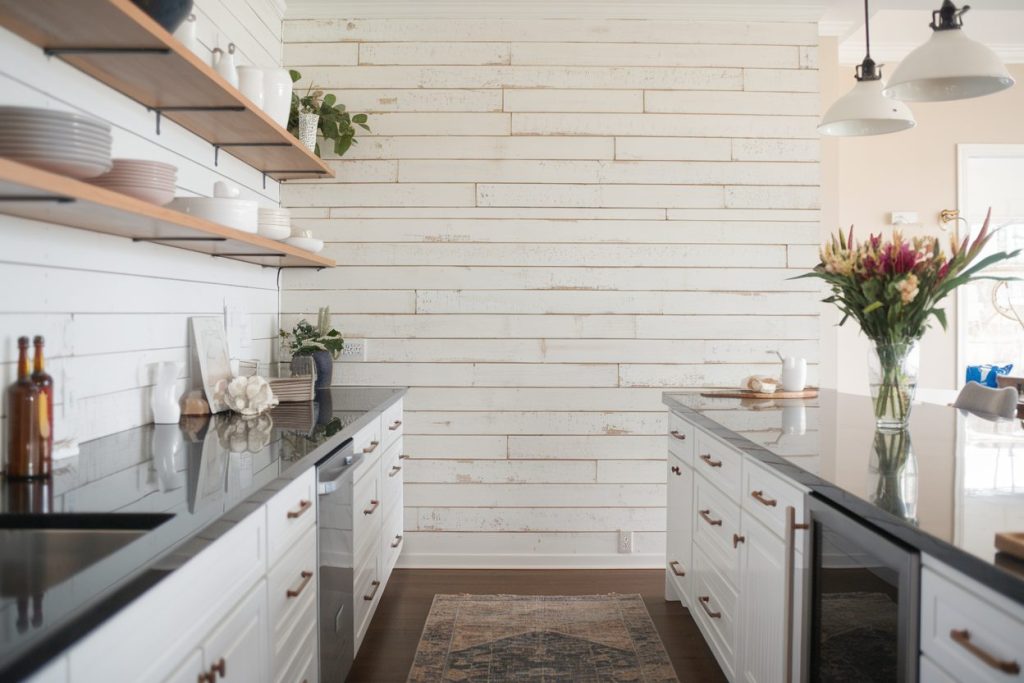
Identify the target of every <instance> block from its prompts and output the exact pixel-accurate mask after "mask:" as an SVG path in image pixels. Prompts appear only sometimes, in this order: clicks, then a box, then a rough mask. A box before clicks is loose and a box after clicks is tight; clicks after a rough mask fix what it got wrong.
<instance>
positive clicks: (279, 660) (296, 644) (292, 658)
mask: <svg viewBox="0 0 1024 683" xmlns="http://www.w3.org/2000/svg"><path fill="white" fill-rule="evenodd" d="M300 599H302V600H303V602H301V603H299V608H300V609H299V611H298V612H297V613H296V615H295V616H296V619H294V620H293V622H294V623H292V624H290V625H289V627H288V628H287V629H286V630H285V631H283V632H282V633H281V634H280V636H278V635H277V634H274V635H273V636H272V637H274V638H278V637H280V639H281V640H280V642H275V643H274V644H273V647H274V652H275V654H274V661H273V671H274V680H296V679H294V678H292V677H291V673H292V672H293V671H294V670H295V669H296V667H297V666H299V665H297V664H296V660H301V659H303V657H304V655H305V652H306V651H308V650H314V651H315V650H316V623H317V621H316V618H317V600H316V596H315V595H314V594H310V595H303V596H302V597H301V598H300Z"/></svg>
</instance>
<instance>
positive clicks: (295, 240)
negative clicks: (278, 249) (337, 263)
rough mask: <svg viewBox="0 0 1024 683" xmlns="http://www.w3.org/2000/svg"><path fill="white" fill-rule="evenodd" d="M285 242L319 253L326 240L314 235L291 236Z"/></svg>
mask: <svg viewBox="0 0 1024 683" xmlns="http://www.w3.org/2000/svg"><path fill="white" fill-rule="evenodd" d="M284 242H285V244H290V245H291V246H293V247H296V248H298V249H305V250H306V251H308V252H311V253H313V254H316V253H319V252H320V251H321V250H322V249H323V248H324V241H323V240H318V239H315V238H313V237H289V238H288V239H286V240H285V241H284Z"/></svg>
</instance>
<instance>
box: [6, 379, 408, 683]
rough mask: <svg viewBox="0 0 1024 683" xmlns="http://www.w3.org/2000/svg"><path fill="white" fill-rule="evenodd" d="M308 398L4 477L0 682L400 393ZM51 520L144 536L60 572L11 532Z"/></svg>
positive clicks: (112, 443) (91, 449) (154, 578)
mask: <svg viewBox="0 0 1024 683" xmlns="http://www.w3.org/2000/svg"><path fill="white" fill-rule="evenodd" d="M318 393H319V395H318V397H317V401H315V402H311V403H282V404H281V405H279V406H277V407H276V408H274V409H273V410H272V411H271V412H270V414H269V415H265V416H261V417H258V418H255V419H252V420H242V419H241V418H240V417H238V416H233V415H231V414H229V413H222V414H219V415H214V416H204V417H200V418H188V417H186V418H183V419H182V421H181V423H180V424H179V425H146V426H144V427H139V428H137V429H130V430H127V431H124V432H120V433H117V434H113V435H111V436H108V437H104V438H100V439H96V440H93V441H89V442H87V443H84V444H82V446H81V449H80V453H79V455H77V456H75V457H72V458H67V459H63V460H59V461H57V462H56V463H54V474H53V478H52V480H51V481H47V482H14V481H4V482H3V483H2V487H0V539H3V541H4V542H2V543H0V680H4V681H7V680H20V679H21V678H23V677H25V676H26V675H28V674H29V673H30V672H32V671H33V670H35V669H36V668H38V667H39V666H41V665H42V664H44V663H45V662H46V661H48V660H49V659H51V658H53V657H54V656H56V655H58V654H60V653H61V652H63V651H64V650H65V649H67V648H68V647H69V646H70V645H72V644H73V643H74V642H75V641H76V640H78V639H80V638H82V637H83V636H85V635H86V634H88V632H89V631H90V630H91V629H93V628H95V627H96V626H97V625H99V624H101V623H102V622H103V621H105V620H106V619H107V618H109V617H110V616H111V615H113V614H115V613H116V612H117V611H118V610H119V609H121V608H122V607H124V606H126V605H127V604H129V603H130V602H132V601H133V600H134V599H135V598H137V597H138V596H139V595H141V594H142V593H144V592H145V591H146V590H148V589H149V588H150V587H152V586H153V585H155V584H156V583H158V582H159V581H160V580H161V579H162V578H164V577H166V576H167V575H169V574H170V573H172V572H173V571H174V570H175V569H177V568H178V567H181V566H182V565H183V564H184V563H185V562H187V561H188V560H189V559H190V558H192V557H194V556H195V555H196V554H197V553H198V552H199V551H201V550H202V549H203V548H205V547H207V546H208V545H209V544H210V543H211V542H212V541H213V540H215V539H216V538H219V537H220V536H221V535H223V534H224V533H225V532H227V531H228V530H229V529H231V528H232V527H233V526H234V525H235V524H237V523H238V522H239V521H241V520H242V519H244V518H245V517H246V516H247V515H248V514H249V513H251V512H252V511H253V510H255V509H256V508H258V507H259V506H260V505H262V504H263V503H264V502H266V500H268V499H269V498H270V497H271V496H272V495H273V494H274V493H275V492H276V491H278V490H280V489H281V488H283V487H284V486H286V485H287V484H288V482H289V481H291V480H292V479H294V478H295V477H296V476H298V475H300V474H302V473H303V472H305V471H307V470H308V469H309V468H310V467H312V466H314V465H315V464H316V463H317V461H319V460H321V459H322V458H323V457H324V456H326V455H327V454H329V453H330V452H332V451H333V450H334V449H336V448H337V447H338V446H340V445H342V444H344V443H345V442H346V441H348V440H349V439H350V438H351V437H352V436H353V435H354V434H355V433H356V432H357V431H359V429H361V428H362V427H364V426H365V425H366V424H368V423H369V422H371V421H372V420H373V418H374V417H376V416H378V415H379V414H380V412H381V411H382V410H384V409H385V408H387V407H388V406H390V405H391V404H393V403H394V402H395V401H396V400H398V399H399V398H401V397H402V396H403V395H404V394H405V389H402V388H381V387H334V388H331V389H329V390H324V391H321V392H318ZM83 520H84V521H83ZM54 522H56V523H57V524H58V525H61V526H63V525H69V526H79V525H85V526H89V525H95V526H99V527H104V528H111V527H113V528H123V529H126V530H132V529H135V530H139V529H144V528H149V527H152V530H147V531H145V532H144V533H142V532H139V531H135V532H132V531H126V539H127V541H126V542H125V543H126V544H124V545H121V546H120V547H119V548H117V549H116V550H114V551H113V552H110V553H109V554H107V555H105V556H102V557H99V559H98V560H97V561H95V562H94V563H93V564H91V565H90V566H86V567H84V568H82V569H80V570H79V569H77V568H73V569H68V568H66V567H62V565H64V564H65V563H64V562H63V561H62V558H55V557H53V552H52V550H51V551H47V544H46V540H44V541H43V542H42V543H40V542H39V541H38V540H37V539H28V540H26V539H25V538H22V536H23V534H22V535H19V532H17V531H15V530H14V529H16V528H18V527H21V526H24V525H26V524H27V525H32V526H36V527H38V526H40V525H47V524H53V523H54ZM154 525H156V526H154ZM120 543H121V541H119V542H118V544H120ZM87 545H89V544H83V546H82V551H81V552H89V551H88V550H87V549H86V546H87ZM91 545H92V546H95V544H91ZM93 550H94V551H95V547H93ZM101 550H102V549H101ZM97 554H98V555H100V554H102V553H100V552H97ZM73 559H80V558H73ZM75 564H76V563H75V562H71V563H68V565H67V566H68V567H75ZM62 569H63V571H62Z"/></svg>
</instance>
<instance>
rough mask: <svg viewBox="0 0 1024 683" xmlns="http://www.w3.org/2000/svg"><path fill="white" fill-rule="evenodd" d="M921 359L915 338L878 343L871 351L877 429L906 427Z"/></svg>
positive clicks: (873, 401)
mask: <svg viewBox="0 0 1024 683" xmlns="http://www.w3.org/2000/svg"><path fill="white" fill-rule="evenodd" d="M920 362H921V361H920V353H919V351H918V343H917V340H916V339H912V340H907V341H897V342H876V343H875V344H874V346H873V347H872V348H871V351H869V352H868V377H869V382H870V384H871V401H872V404H873V405H874V409H875V427H876V428H877V429H882V430H886V429H888V430H893V429H903V428H904V427H906V426H907V421H908V420H909V419H910V407H911V404H912V403H913V401H914V392H915V391H916V390H917V372H918V368H919V367H920Z"/></svg>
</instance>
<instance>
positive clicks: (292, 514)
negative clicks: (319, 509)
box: [288, 500, 313, 519]
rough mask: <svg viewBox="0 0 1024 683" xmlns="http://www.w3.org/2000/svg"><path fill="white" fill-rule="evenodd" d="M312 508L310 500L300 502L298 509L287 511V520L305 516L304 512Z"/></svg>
mask: <svg viewBox="0 0 1024 683" xmlns="http://www.w3.org/2000/svg"><path fill="white" fill-rule="evenodd" d="M312 507H313V501H311V500H300V501H299V507H298V508H296V509H295V510H289V511H288V519H295V518H297V517H301V516H302V515H304V514H306V512H307V511H308V510H309V509H310V508H312Z"/></svg>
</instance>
